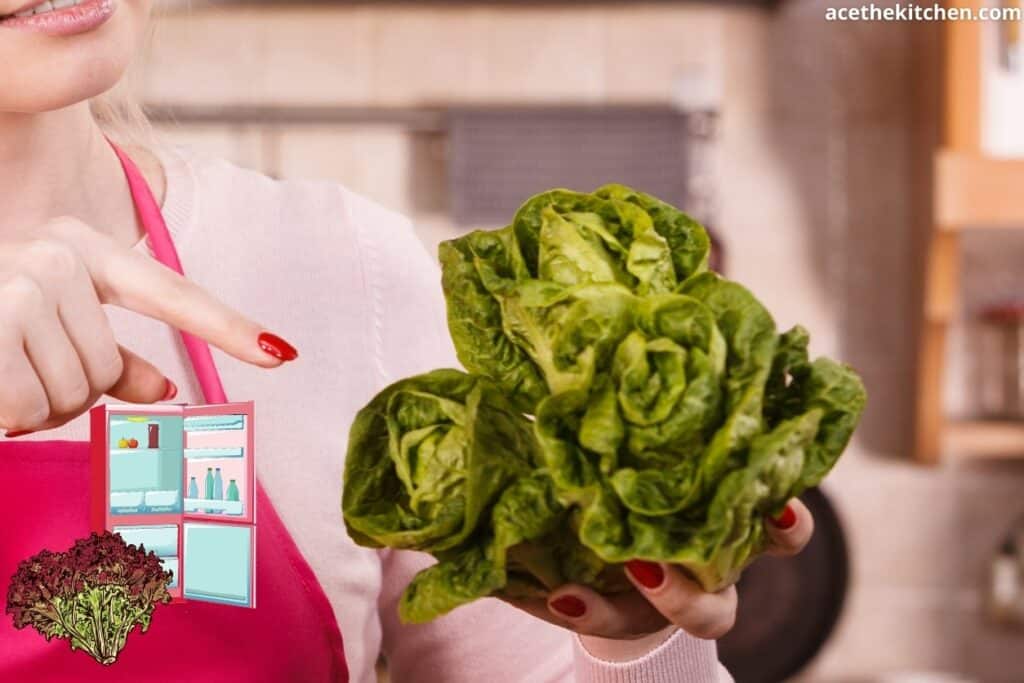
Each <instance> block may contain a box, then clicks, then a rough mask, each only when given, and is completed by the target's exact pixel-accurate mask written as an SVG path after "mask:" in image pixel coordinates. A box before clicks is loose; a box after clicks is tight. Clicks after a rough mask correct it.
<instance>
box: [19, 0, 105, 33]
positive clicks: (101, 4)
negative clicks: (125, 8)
mask: <svg viewBox="0 0 1024 683" xmlns="http://www.w3.org/2000/svg"><path fill="white" fill-rule="evenodd" d="M38 4H41V3H37V5H38ZM29 9H31V7H30V8H29ZM116 9H117V6H116V4H115V0H83V1H82V3H81V4H78V5H73V6H71V7H65V8H63V9H54V10H51V11H49V12H44V13H42V14H33V15H31V16H27V17H14V16H10V17H7V18H6V19H0V28H13V29H20V30H23V31H33V32H36V33H45V34H47V35H50V36H72V35H76V34H78V33H86V32H88V31H92V30H93V29H95V28H98V27H100V26H102V25H103V24H105V23H106V22H107V20H108V19H110V17H111V16H113V14H114V11H115V10H116Z"/></svg>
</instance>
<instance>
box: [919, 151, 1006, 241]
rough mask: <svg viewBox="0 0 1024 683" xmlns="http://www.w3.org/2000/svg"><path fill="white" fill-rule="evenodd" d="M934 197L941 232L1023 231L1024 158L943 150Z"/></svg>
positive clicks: (936, 174)
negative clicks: (978, 229) (1006, 157)
mask: <svg viewBox="0 0 1024 683" xmlns="http://www.w3.org/2000/svg"><path fill="white" fill-rule="evenodd" d="M934 196H935V207H934V211H935V223H936V226H937V227H938V229H940V230H966V229H972V228H1009V229H1024V159H995V158H991V157H985V156H980V155H977V154H973V153H965V152H959V151H954V150H951V149H944V150H940V151H939V152H938V153H937V154H936V155H935V195H934Z"/></svg>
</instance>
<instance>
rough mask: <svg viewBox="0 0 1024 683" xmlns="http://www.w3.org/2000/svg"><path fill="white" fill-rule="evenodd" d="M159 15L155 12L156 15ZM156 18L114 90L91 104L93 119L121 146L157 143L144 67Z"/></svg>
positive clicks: (98, 97) (150, 145)
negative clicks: (146, 105) (144, 95)
mask: <svg viewBox="0 0 1024 683" xmlns="http://www.w3.org/2000/svg"><path fill="white" fill-rule="evenodd" d="M156 13H157V9H155V8H154V10H153V14H154V15H155V14H156ZM155 18H156V17H155V16H153V17H151V18H150V22H149V27H148V30H147V31H146V36H145V37H144V38H143V40H142V41H141V42H142V45H141V49H139V50H138V52H137V53H136V55H135V59H133V60H132V63H131V65H130V66H129V67H128V70H127V71H126V72H125V74H124V76H122V78H121V80H120V81H119V82H118V83H117V85H115V86H114V87H113V88H111V89H110V90H108V91H107V92H105V93H103V94H102V95H97V96H96V97H94V98H92V99H91V100H89V109H90V111H91V112H92V115H93V118H94V119H96V122H97V123H98V124H99V125H100V128H102V129H103V132H104V134H106V135H107V137H109V138H110V139H111V140H113V141H114V142H116V143H118V144H124V145H138V146H142V147H149V148H152V147H153V146H154V145H155V144H156V142H157V140H156V136H155V134H154V132H153V126H152V125H151V124H150V121H149V117H148V116H147V115H146V110H145V108H144V107H143V106H142V104H141V98H140V93H141V92H142V88H141V84H142V67H141V63H142V62H143V61H144V56H145V53H146V52H148V51H149V49H150V47H151V46H152V43H153V39H154V33H155Z"/></svg>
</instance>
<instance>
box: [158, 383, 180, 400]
mask: <svg viewBox="0 0 1024 683" xmlns="http://www.w3.org/2000/svg"><path fill="white" fill-rule="evenodd" d="M164 381H165V382H167V387H166V388H165V389H164V397H163V398H162V399H160V400H161V401H170V400H171V399H172V398H174V397H175V396H177V395H178V387H176V386H175V385H174V382H172V381H171V380H169V379H166V378H164Z"/></svg>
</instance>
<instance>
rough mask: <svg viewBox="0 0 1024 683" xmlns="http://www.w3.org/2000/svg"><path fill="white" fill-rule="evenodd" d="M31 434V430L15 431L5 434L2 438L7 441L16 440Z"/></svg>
mask: <svg viewBox="0 0 1024 683" xmlns="http://www.w3.org/2000/svg"><path fill="white" fill-rule="evenodd" d="M31 433H32V430H31V429H16V430H14V431H13V432H7V433H6V434H4V436H5V437H7V438H8V439H16V438H18V437H19V436H25V435H26V434H31Z"/></svg>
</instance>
